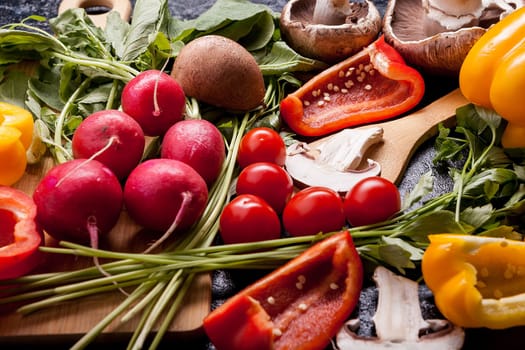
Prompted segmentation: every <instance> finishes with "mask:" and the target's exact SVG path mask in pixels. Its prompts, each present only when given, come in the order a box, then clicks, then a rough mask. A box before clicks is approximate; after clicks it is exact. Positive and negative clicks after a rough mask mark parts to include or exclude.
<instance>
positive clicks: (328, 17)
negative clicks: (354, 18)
mask: <svg viewBox="0 0 525 350" xmlns="http://www.w3.org/2000/svg"><path fill="white" fill-rule="evenodd" d="M351 11H352V7H351V6H350V3H349V2H348V0H317V1H316V2H315V7H314V14H313V22H314V23H317V24H326V25H340V24H344V23H345V20H346V17H347V16H348V15H349V14H350V13H351Z"/></svg>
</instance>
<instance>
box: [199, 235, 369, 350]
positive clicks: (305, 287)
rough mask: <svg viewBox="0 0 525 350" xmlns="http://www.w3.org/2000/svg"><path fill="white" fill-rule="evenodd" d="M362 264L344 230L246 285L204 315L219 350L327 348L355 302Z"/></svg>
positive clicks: (359, 286)
mask: <svg viewBox="0 0 525 350" xmlns="http://www.w3.org/2000/svg"><path fill="white" fill-rule="evenodd" d="M362 283H363V267H362V263H361V259H360V257H359V254H358V252H357V250H356V249H355V246H354V243H353V240H352V238H351V236H350V234H349V233H348V232H347V231H343V232H340V233H337V234H334V235H333V236H331V237H329V238H326V239H325V240H323V241H321V242H319V243H317V244H315V245H313V246H312V247H311V248H309V249H307V250H306V251H305V252H303V253H302V254H301V255H299V256H298V257H296V258H295V259H293V260H291V261H289V262H288V263H287V264H285V265H283V266H282V267H280V268H279V269H277V270H275V271H273V272H271V273H270V274H269V275H267V276H266V277H263V278H262V279H260V280H259V281H257V282H255V283H254V284H252V285H250V286H248V287H247V288H245V289H244V290H242V291H241V292H239V293H238V294H236V295H235V296H233V297H231V298H230V299H228V300H227V301H226V302H225V303H224V304H223V305H221V306H220V307H218V308H217V309H215V310H214V311H212V312H211V313H210V314H209V315H208V316H207V317H206V318H205V319H204V330H205V332H206V334H207V335H208V337H209V338H210V340H211V342H212V343H213V344H214V345H215V347H216V348H217V350H241V349H303V350H313V349H324V348H325V347H326V346H327V345H328V344H329V343H330V340H331V338H332V337H333V336H334V335H335V334H336V333H337V331H339V329H340V328H341V327H342V325H343V323H344V322H345V320H346V319H347V318H348V317H349V316H350V314H351V312H352V311H353V309H354V308H355V306H356V305H357V302H358V299H359V294H360V291H361V288H362Z"/></svg>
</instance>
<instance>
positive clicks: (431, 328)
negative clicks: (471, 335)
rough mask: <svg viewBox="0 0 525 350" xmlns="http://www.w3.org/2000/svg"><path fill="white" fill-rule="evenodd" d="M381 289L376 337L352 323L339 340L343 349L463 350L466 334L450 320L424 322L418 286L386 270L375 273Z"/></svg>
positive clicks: (349, 323) (374, 319) (349, 322)
mask: <svg viewBox="0 0 525 350" xmlns="http://www.w3.org/2000/svg"><path fill="white" fill-rule="evenodd" d="M374 281H375V283H376V285H377V288H378V290H379V299H378V305H377V310H376V313H375V315H374V317H373V321H374V324H375V329H376V334H377V337H375V338H372V337H360V336H358V335H357V333H356V329H357V328H358V327H359V320H358V319H352V320H349V321H348V322H347V323H346V324H345V326H343V328H341V330H340V331H339V333H338V334H337V337H336V343H337V348H338V349H340V350H345V349H352V350H360V349H363V350H370V349H371V350H374V349H414V350H417V349H421V350H442V349H447V350H454V349H461V347H462V345H463V342H464V339H465V332H464V331H463V329H462V328H460V327H457V326H454V325H453V324H451V323H450V322H449V321H447V320H439V319H432V320H424V319H423V317H422V316H421V307H420V306H419V297H418V284H417V282H414V281H412V280H410V279H408V278H405V277H402V276H399V275H396V274H394V273H393V272H391V271H390V270H388V269H387V268H385V267H382V266H379V267H377V268H376V270H375V271H374Z"/></svg>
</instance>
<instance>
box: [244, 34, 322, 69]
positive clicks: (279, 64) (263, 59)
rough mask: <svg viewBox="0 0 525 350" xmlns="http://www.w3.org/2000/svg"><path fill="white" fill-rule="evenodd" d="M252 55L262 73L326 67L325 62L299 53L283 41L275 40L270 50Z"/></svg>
mask: <svg viewBox="0 0 525 350" xmlns="http://www.w3.org/2000/svg"><path fill="white" fill-rule="evenodd" d="M254 56H255V59H256V60H257V63H258V64H259V67H260V68H261V71H262V72H263V75H275V74H281V73H284V72H298V71H312V70H321V69H325V68H326V67H327V65H326V63H323V62H321V61H317V60H314V59H310V58H306V57H304V56H301V55H299V54H298V53H297V52H295V51H294V50H292V49H291V48H290V47H289V46H288V44H286V43H285V42H284V41H276V42H275V43H274V44H273V45H272V47H271V50H270V52H266V51H261V52H255V53H254Z"/></svg>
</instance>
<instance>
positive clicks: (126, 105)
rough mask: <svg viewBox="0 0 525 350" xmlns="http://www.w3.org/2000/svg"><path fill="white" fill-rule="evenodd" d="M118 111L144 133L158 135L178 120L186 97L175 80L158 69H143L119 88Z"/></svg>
mask: <svg viewBox="0 0 525 350" xmlns="http://www.w3.org/2000/svg"><path fill="white" fill-rule="evenodd" d="M121 103H122V110H123V111H124V112H125V113H127V114H129V115H130V116H131V117H133V118H134V119H135V120H136V121H137V122H138V123H139V124H140V126H141V127H142V130H144V133H145V134H146V135H148V136H161V135H164V133H165V132H166V131H167V130H168V129H169V128H170V126H172V125H173V124H175V123H176V122H178V121H180V120H182V115H183V112H184V108H185V104H186V97H185V95H184V91H183V90H182V88H181V86H180V85H179V83H178V82H177V81H176V80H175V79H173V78H172V77H171V76H169V75H168V74H166V73H164V72H162V71H159V70H154V69H151V70H147V71H143V72H141V73H139V74H138V75H137V76H136V77H135V78H133V79H131V80H130V81H129V82H128V83H127V84H126V86H125V87H124V89H123V90H122V97H121Z"/></svg>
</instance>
